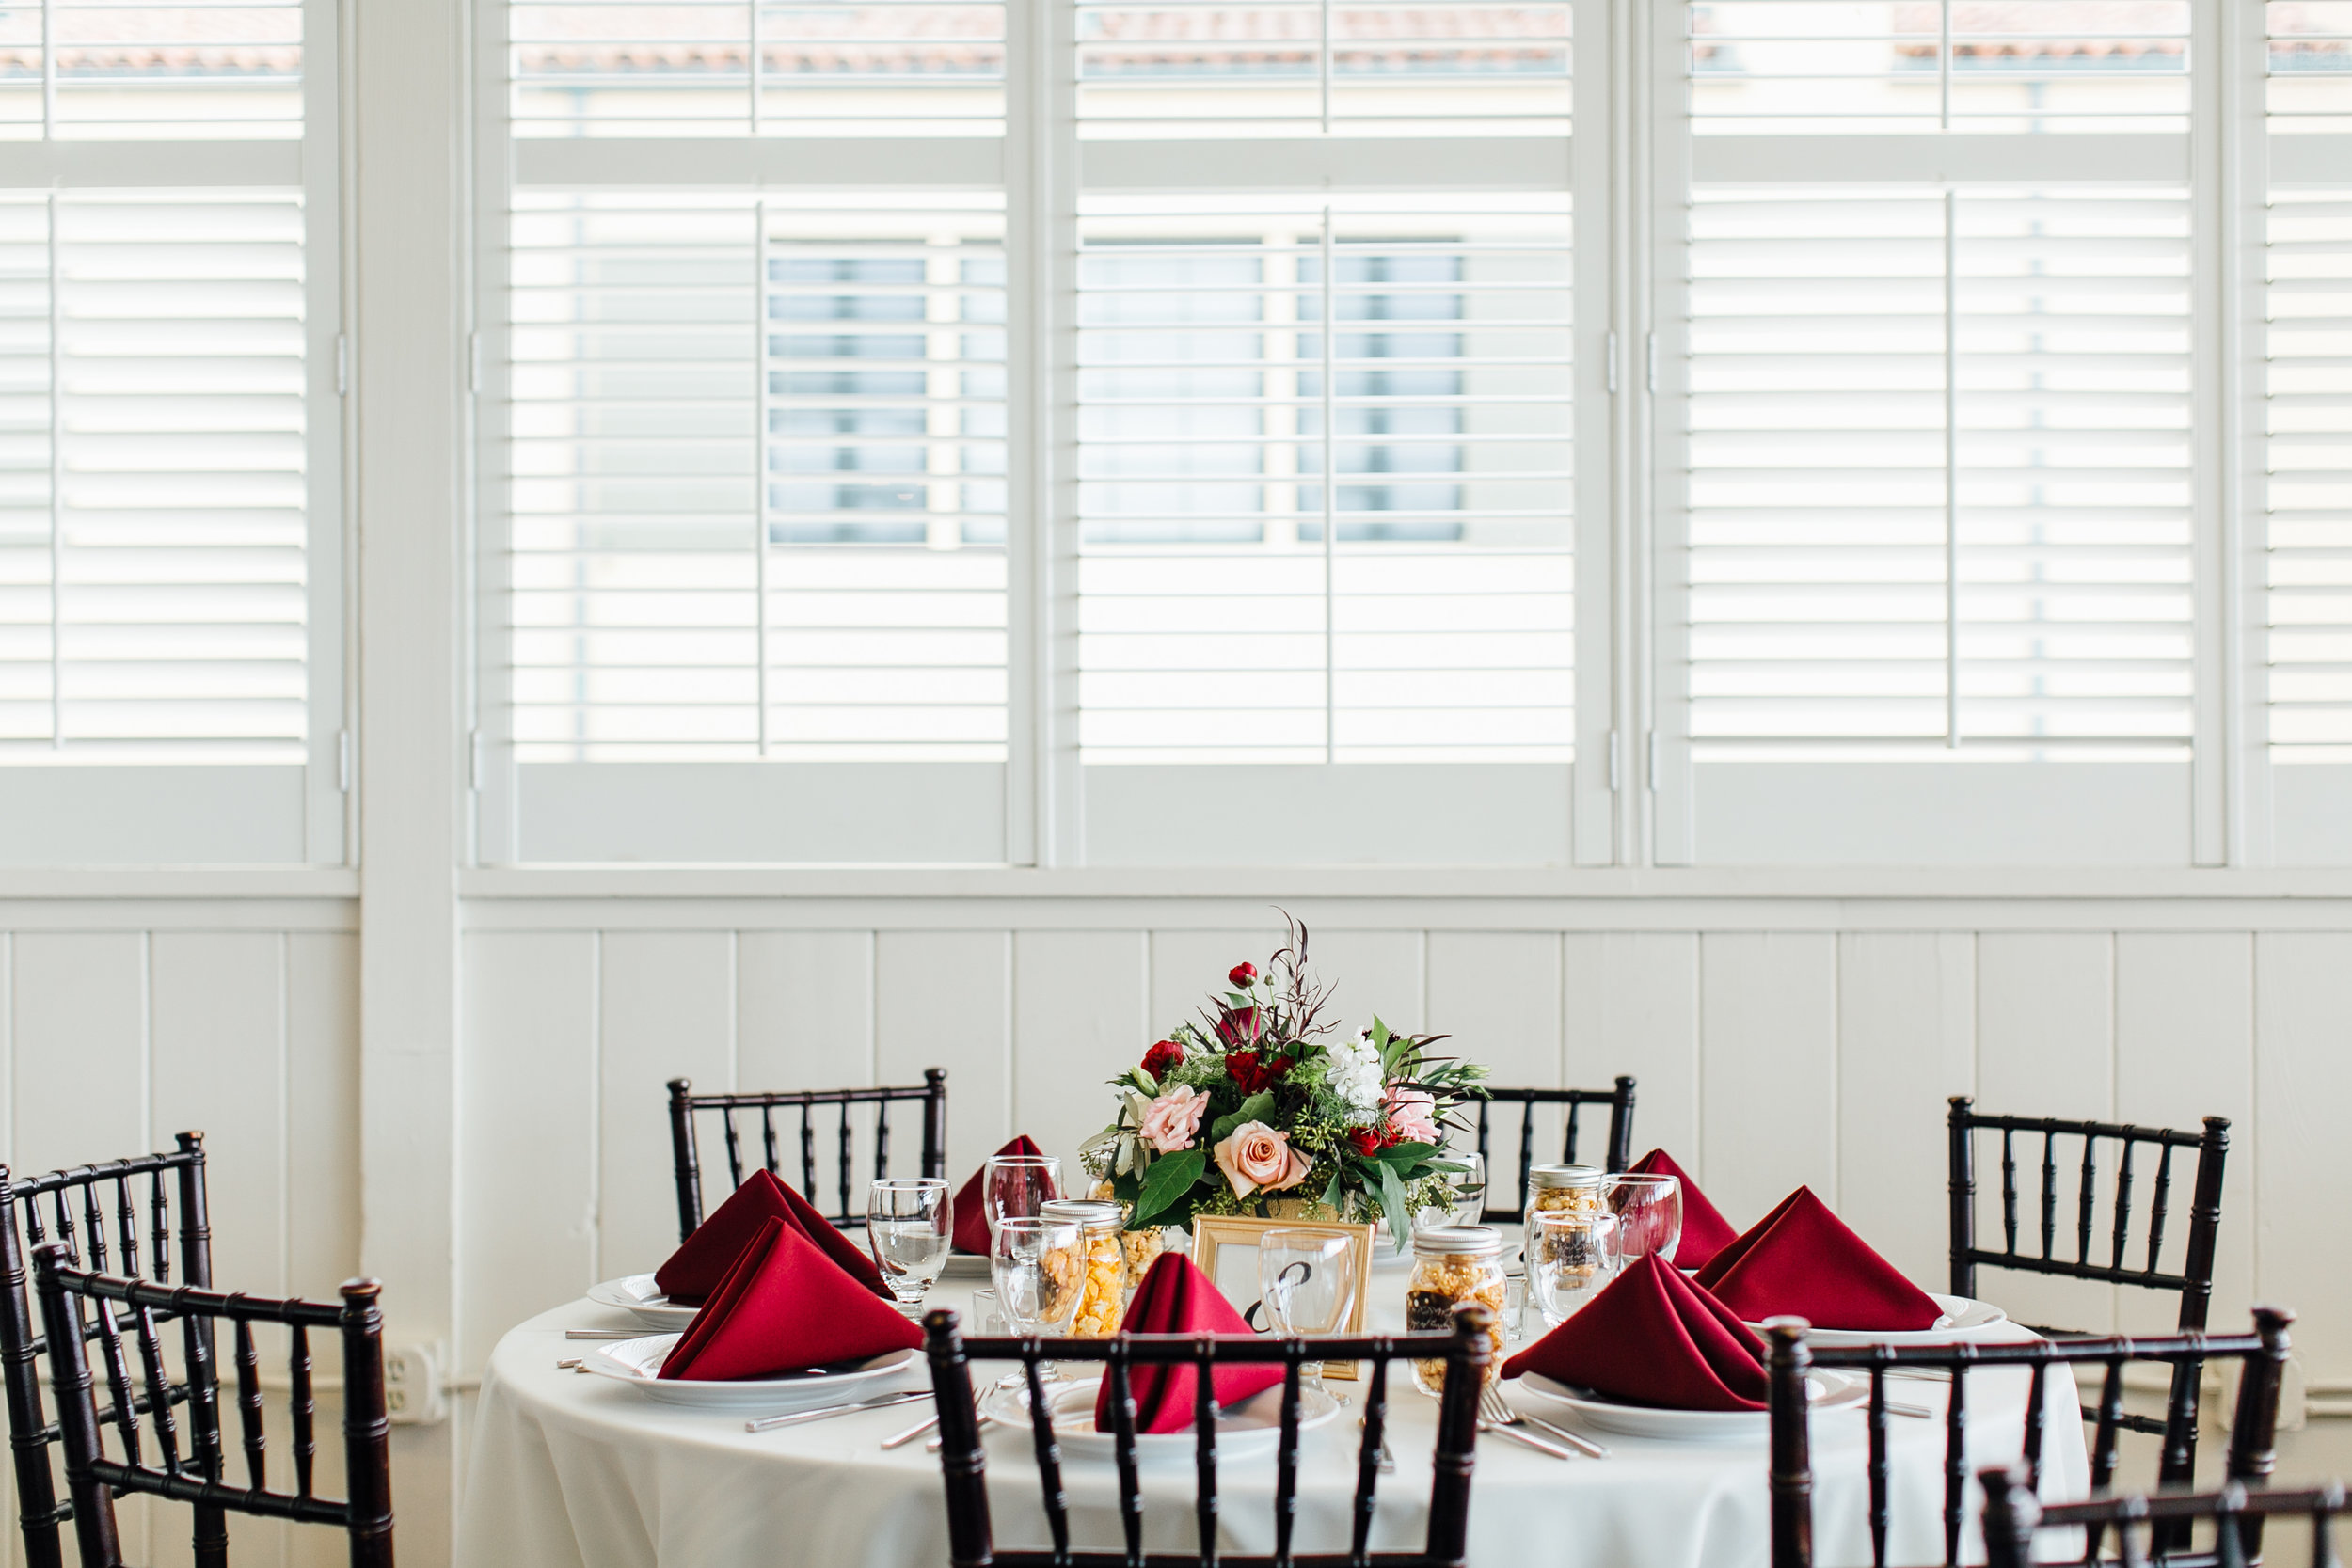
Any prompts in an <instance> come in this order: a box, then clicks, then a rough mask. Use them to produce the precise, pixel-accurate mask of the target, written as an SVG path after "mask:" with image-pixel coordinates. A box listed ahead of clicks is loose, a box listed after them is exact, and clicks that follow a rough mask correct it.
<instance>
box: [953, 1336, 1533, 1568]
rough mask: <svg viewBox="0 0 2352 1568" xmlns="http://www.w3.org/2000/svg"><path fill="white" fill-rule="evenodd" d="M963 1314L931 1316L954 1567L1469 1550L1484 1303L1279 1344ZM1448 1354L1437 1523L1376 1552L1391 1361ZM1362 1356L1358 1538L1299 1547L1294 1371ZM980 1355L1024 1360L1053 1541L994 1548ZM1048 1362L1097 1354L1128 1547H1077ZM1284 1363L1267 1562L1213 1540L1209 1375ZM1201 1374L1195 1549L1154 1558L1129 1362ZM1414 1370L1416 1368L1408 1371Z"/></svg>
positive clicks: (1371, 1566)
mask: <svg viewBox="0 0 2352 1568" xmlns="http://www.w3.org/2000/svg"><path fill="white" fill-rule="evenodd" d="M956 1321H957V1320H956V1314H955V1313H954V1312H952V1311H947V1310H945V1309H941V1310H938V1311H934V1312H932V1313H930V1315H929V1316H927V1317H926V1318H925V1319H924V1320H923V1325H924V1328H925V1330H926V1334H925V1340H926V1346H927V1350H928V1353H929V1354H930V1367H931V1386H932V1387H933V1388H934V1389H936V1390H937V1391H938V1392H937V1395H936V1398H937V1401H938V1405H939V1433H940V1449H939V1462H940V1467H941V1470H942V1471H943V1473H944V1474H945V1476H946V1483H947V1536H948V1556H949V1559H950V1560H951V1561H952V1562H953V1564H954V1568H991V1565H993V1568H1109V1565H1111V1564H1114V1563H1117V1564H1120V1565H1122V1568H1179V1565H1180V1564H1193V1565H1195V1568H1218V1565H1220V1564H1222V1565H1223V1568H1461V1563H1462V1561H1463V1559H1464V1555H1465V1554H1466V1552H1467V1551H1468V1549H1469V1535H1470V1466H1471V1462H1472V1460H1473V1458H1474V1457H1475V1449H1476V1446H1477V1442H1478V1396H1479V1391H1480V1389H1481V1387H1482V1386H1484V1383H1485V1378H1486V1364H1487V1361H1488V1360H1489V1358H1490V1356H1491V1354H1492V1349H1491V1347H1492V1340H1491V1330H1492V1327H1493V1323H1494V1316H1493V1314H1492V1313H1491V1312H1490V1311H1489V1310H1488V1309H1487V1308H1486V1307H1479V1306H1475V1305H1473V1306H1468V1307H1460V1308H1457V1309H1456V1311H1455V1313H1454V1332H1452V1333H1451V1334H1398V1335H1387V1334H1379V1335H1349V1336H1339V1337H1334V1338H1287V1339H1285V1338H1270V1337H1263V1338H1262V1337H1258V1336H1250V1337H1247V1338H1244V1337H1240V1336H1232V1337H1227V1338H1217V1337H1215V1336H1212V1335H1174V1334H1170V1335H1148V1336H1131V1335H1124V1334H1122V1335H1116V1336H1114V1337H1112V1338H1107V1339H1032V1338H1017V1339H966V1338H963V1337H962V1336H961V1334H960V1333H958V1331H957V1327H956ZM1438 1359H1442V1360H1443V1361H1444V1362H1445V1364H1446V1367H1445V1381H1444V1391H1443V1394H1442V1396H1441V1397H1440V1399H1439V1401H1438V1439H1437V1448H1436V1458H1435V1464H1434V1474H1433V1477H1432V1479H1431V1481H1430V1488H1429V1530H1428V1534H1427V1536H1426V1537H1425V1539H1424V1542H1423V1544H1422V1549H1421V1550H1420V1551H1405V1552H1375V1551H1373V1550H1371V1549H1370V1546H1369V1543H1370V1541H1371V1538H1372V1522H1373V1513H1374V1508H1375V1488H1376V1487H1377V1485H1378V1481H1379V1470H1380V1449H1381V1443H1382V1441H1383V1435H1384V1428H1385V1426H1386V1424H1387V1420H1388V1410H1389V1405H1388V1386H1389V1369H1390V1367H1391V1364H1393V1363H1395V1362H1399V1361H1406V1362H1410V1361H1422V1360H1438ZM1327 1360H1328V1361H1349V1360H1353V1361H1363V1362H1366V1363H1369V1365H1368V1367H1367V1368H1366V1383H1365V1392H1364V1408H1363V1434H1362V1439H1361V1446H1360V1448H1359V1452H1358V1455H1357V1462H1356V1500H1355V1511H1354V1513H1353V1515H1352V1518H1353V1521H1354V1526H1353V1531H1352V1541H1353V1544H1351V1545H1350V1546H1349V1548H1348V1550H1346V1551H1345V1552H1323V1553H1309V1552H1297V1553H1295V1552H1293V1551H1292V1549H1291V1535H1292V1529H1293V1527H1294V1525H1295V1514H1296V1511H1297V1502H1298V1422H1299V1371H1300V1369H1301V1367H1302V1366H1303V1365H1304V1364H1305V1363H1307V1362H1309V1361H1327ZM974 1361H1018V1362H1020V1363H1021V1370H1022V1372H1023V1374H1024V1375H1025V1378H1026V1381H1027V1384H1028V1390H1029V1410H1030V1415H1031V1423H1030V1426H1031V1430H1030V1439H1031V1442H1032V1444H1033V1445H1034V1448H1035V1451H1036V1455H1037V1467H1038V1479H1039V1481H1040V1482H1041V1486H1042V1488H1043V1493H1044V1499H1045V1519H1046V1525H1047V1528H1049V1530H1050V1531H1051V1532H1052V1535H1053V1543H1054V1544H1053V1545H1052V1546H1051V1547H1050V1548H1046V1547H1039V1548H1021V1549H1016V1550H1010V1551H1006V1550H1000V1549H998V1547H997V1545H996V1544H995V1540H994V1537H993V1533H992V1531H991V1528H990V1524H989V1509H988V1478H987V1473H986V1472H987V1468H988V1455H987V1452H986V1450H985V1449H983V1448H982V1447H981V1445H980V1427H979V1415H978V1411H977V1407H976V1406H975V1405H974V1403H973V1401H972V1369H971V1363H972V1362H974ZM1046 1361H1101V1362H1104V1363H1106V1364H1107V1365H1106V1368H1105V1370H1104V1376H1106V1377H1108V1378H1109V1379H1110V1380H1111V1388H1112V1391H1113V1396H1114V1397H1113V1398H1112V1400H1111V1409H1112V1413H1113V1419H1114V1421H1115V1423H1116V1428H1115V1433H1114V1449H1113V1452H1114V1457H1115V1461H1116V1464H1117V1466H1118V1471H1119V1497H1120V1528H1121V1531H1122V1535H1123V1539H1124V1540H1125V1542H1126V1544H1125V1546H1124V1547H1123V1548H1118V1549H1100V1548H1098V1549H1091V1550H1089V1549H1087V1548H1084V1547H1073V1546H1072V1545H1071V1544H1070V1511H1069V1506H1068V1503H1067V1500H1066V1499H1065V1498H1064V1497H1063V1494H1062V1481H1061V1449H1060V1447H1059V1445H1058V1444H1057V1442H1056V1441H1055V1438H1054V1428H1053V1423H1052V1420H1051V1417H1050V1413H1049V1412H1048V1411H1047V1409H1046V1406H1045V1401H1044V1398H1043V1392H1042V1387H1041V1378H1040V1376H1039V1373H1038V1366H1039V1363H1041V1362H1046ZM1234 1362H1279V1363H1280V1364H1281V1367H1282V1416H1281V1423H1282V1424H1281V1434H1280V1437H1279V1446H1278V1447H1277V1449H1276V1450H1275V1463H1276V1474H1275V1493H1274V1532H1275V1534H1274V1540H1275V1547H1274V1552H1273V1555H1272V1556H1248V1555H1239V1554H1228V1553H1225V1552H1222V1551H1220V1550H1219V1549H1218V1547H1217V1541H1216V1537H1217V1508H1218V1504H1217V1489H1216V1403H1215V1402H1214V1400H1213V1397H1212V1393H1211V1378H1210V1373H1211V1371H1212V1370H1213V1369H1214V1368H1215V1367H1216V1366H1217V1365H1219V1364H1220V1363H1224V1364H1231V1363H1234ZM1186 1363H1189V1364H1190V1365H1191V1366H1193V1367H1194V1368H1195V1369H1197V1370H1198V1374H1199V1375H1198V1377H1197V1378H1196V1380H1195V1387H1196V1388H1197V1389H1198V1396H1197V1398H1196V1399H1195V1401H1194V1404H1193V1431H1194V1433H1196V1435H1197V1439H1198V1447H1197V1449H1196V1452H1197V1459H1196V1462H1195V1478H1196V1479H1195V1483H1194V1488H1195V1489H1194V1501H1193V1515H1194V1519H1195V1521H1196V1528H1197V1530H1198V1536H1197V1539H1198V1541H1199V1549H1198V1551H1197V1553H1194V1552H1147V1551H1145V1550H1144V1546H1143V1492H1142V1487H1141V1482H1140V1481H1139V1480H1138V1479H1137V1474H1136V1463H1137V1461H1136V1446H1135V1445H1136V1428H1135V1422H1136V1409H1135V1402H1134V1400H1133V1398H1132V1396H1131V1395H1130V1393H1129V1383H1128V1378H1129V1372H1130V1369H1131V1368H1134V1367H1139V1366H1147V1367H1148V1366H1158V1367H1167V1366H1178V1365H1183V1364H1186ZM1407 1375H1408V1376H1409V1375H1410V1373H1409V1372H1408V1373H1407Z"/></svg>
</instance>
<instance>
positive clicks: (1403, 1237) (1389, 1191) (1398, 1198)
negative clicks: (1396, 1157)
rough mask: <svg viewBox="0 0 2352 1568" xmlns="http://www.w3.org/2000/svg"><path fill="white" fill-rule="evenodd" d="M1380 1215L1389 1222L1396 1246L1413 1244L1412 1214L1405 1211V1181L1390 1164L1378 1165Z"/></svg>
mask: <svg viewBox="0 0 2352 1568" xmlns="http://www.w3.org/2000/svg"><path fill="white" fill-rule="evenodd" d="M1380 1217H1381V1218H1383V1219H1385V1220H1387V1221H1388V1222H1389V1229H1390V1231H1391V1233H1392V1234H1393V1235H1394V1236H1395V1237H1396V1244H1397V1245H1398V1246H1401V1247H1402V1246H1411V1245H1412V1244H1413V1216H1412V1215H1411V1214H1409V1213H1406V1211H1405V1183H1404V1182H1403V1181H1402V1180H1398V1178H1397V1174H1396V1167H1395V1166H1394V1165H1391V1164H1383V1165H1382V1166H1381V1167H1380Z"/></svg>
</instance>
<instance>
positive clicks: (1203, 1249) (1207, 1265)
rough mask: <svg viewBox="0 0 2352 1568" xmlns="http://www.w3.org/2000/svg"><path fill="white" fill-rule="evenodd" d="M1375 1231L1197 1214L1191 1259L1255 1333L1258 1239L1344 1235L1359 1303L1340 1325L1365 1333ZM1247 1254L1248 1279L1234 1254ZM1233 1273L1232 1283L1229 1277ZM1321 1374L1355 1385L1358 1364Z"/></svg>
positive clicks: (1336, 1364) (1333, 1365)
mask: <svg viewBox="0 0 2352 1568" xmlns="http://www.w3.org/2000/svg"><path fill="white" fill-rule="evenodd" d="M1375 1228H1377V1227H1374V1226H1370V1225H1343V1224H1341V1223H1339V1222H1338V1221H1336V1220H1290V1219H1272V1220H1262V1219H1257V1218H1254V1217H1249V1216H1244V1215H1239V1214H1197V1215H1195V1216H1193V1221H1192V1260H1193V1263H1194V1265H1195V1266H1196V1267H1198V1268H1199V1269H1200V1272H1201V1273H1202V1274H1205V1275H1208V1276H1209V1280H1210V1282H1211V1283H1212V1284H1214V1285H1216V1288H1217V1290H1218V1291H1221V1292H1222V1293H1223V1294H1224V1296H1225V1299H1226V1300H1228V1301H1230V1302H1232V1304H1233V1307H1234V1309H1235V1310H1236V1311H1238V1312H1240V1313H1241V1314H1242V1316H1243V1317H1244V1318H1245V1319H1247V1320H1248V1322H1249V1324H1250V1326H1251V1327H1252V1328H1256V1327H1258V1326H1260V1325H1259V1323H1257V1320H1256V1319H1255V1318H1254V1317H1253V1316H1252V1315H1251V1314H1252V1313H1253V1312H1254V1310H1255V1309H1256V1307H1258V1259H1257V1254H1258V1238H1259V1237H1261V1236H1263V1235H1264V1234H1265V1233H1266V1232H1267V1231H1269V1230H1319V1231H1325V1232H1328V1233H1329V1234H1331V1235H1334V1236H1344V1237H1346V1238H1347V1241H1348V1251H1349V1252H1350V1253H1351V1254H1352V1255H1353V1256H1354V1258H1355V1259H1356V1300H1355V1302H1354V1304H1353V1305H1352V1306H1351V1307H1349V1308H1348V1313H1347V1322H1346V1323H1343V1324H1342V1325H1341V1329H1340V1331H1341V1332H1342V1333H1343V1334H1361V1333H1363V1332H1364V1303H1365V1301H1366V1300H1367V1299H1368V1297H1369V1295H1370V1291H1371V1288H1372V1238H1373V1232H1374V1230H1375ZM1241 1252H1247V1253H1248V1255H1249V1258H1248V1265H1247V1267H1248V1275H1247V1277H1246V1278H1245V1277H1243V1276H1242V1275H1241V1274H1240V1272H1239V1270H1238V1269H1237V1268H1235V1266H1234V1265H1235V1264H1236V1263H1237V1262H1238V1259H1233V1258H1232V1256H1231V1255H1232V1254H1235V1253H1241ZM1226 1272H1232V1274H1233V1275H1234V1278H1233V1279H1232V1280H1231V1281H1230V1282H1229V1281H1228V1280H1227V1279H1226V1278H1225V1276H1224V1275H1225V1273H1226ZM1323 1375H1324V1377H1325V1378H1326V1379H1327V1380H1334V1381H1344V1382H1353V1381H1354V1380H1355V1378H1356V1363H1355V1362H1353V1361H1332V1362H1327V1363H1326V1364H1325V1366H1324V1369H1323Z"/></svg>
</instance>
